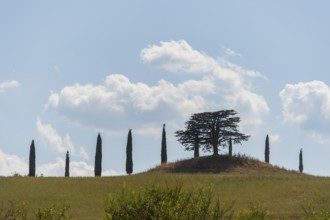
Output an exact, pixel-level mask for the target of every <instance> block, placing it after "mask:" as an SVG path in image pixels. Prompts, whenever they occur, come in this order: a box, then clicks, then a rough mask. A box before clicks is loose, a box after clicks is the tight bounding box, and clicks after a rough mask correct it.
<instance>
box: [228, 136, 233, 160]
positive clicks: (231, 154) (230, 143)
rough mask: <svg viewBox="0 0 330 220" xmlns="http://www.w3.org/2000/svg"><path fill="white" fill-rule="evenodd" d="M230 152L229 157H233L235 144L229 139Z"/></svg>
mask: <svg viewBox="0 0 330 220" xmlns="http://www.w3.org/2000/svg"><path fill="white" fill-rule="evenodd" d="M228 148H229V152H228V155H229V156H230V157H231V156H233V142H232V140H231V138H229V147H228Z"/></svg>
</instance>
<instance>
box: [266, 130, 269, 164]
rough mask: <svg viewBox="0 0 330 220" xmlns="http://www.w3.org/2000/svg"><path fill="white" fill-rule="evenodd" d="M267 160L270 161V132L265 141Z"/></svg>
mask: <svg viewBox="0 0 330 220" xmlns="http://www.w3.org/2000/svg"><path fill="white" fill-rule="evenodd" d="M265 162H266V163H269V137H268V134H267V136H266V141H265Z"/></svg>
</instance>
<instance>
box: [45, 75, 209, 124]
mask: <svg viewBox="0 0 330 220" xmlns="http://www.w3.org/2000/svg"><path fill="white" fill-rule="evenodd" d="M214 90H215V85H214V84H213V82H212V81H211V80H210V79H202V80H187V81H185V82H183V83H180V84H177V85H175V84H173V83H171V82H168V81H166V80H163V79H162V80H159V82H158V83H157V84H156V85H154V86H149V85H147V84H145V83H142V82H137V83H133V82H131V81H130V80H129V79H128V78H127V77H126V76H124V75H121V74H113V75H109V76H107V77H106V79H105V82H104V83H103V84H102V85H80V84H75V85H73V86H67V87H65V88H63V89H62V90H61V91H60V92H59V93H55V92H53V93H52V94H51V95H50V97H49V100H48V104H47V109H54V110H57V111H59V112H61V113H62V114H63V115H65V116H67V117H68V118H70V119H71V120H76V121H78V122H80V123H84V124H87V125H90V126H92V127H97V126H101V127H103V128H109V127H112V128H115V129H117V128H125V129H127V127H129V126H130V125H129V123H132V122H134V121H137V122H138V123H141V125H139V127H142V126H143V125H142V122H146V123H154V122H155V118H157V117H159V118H161V120H175V119H173V116H174V117H184V116H187V115H190V114H191V112H198V111H201V110H203V109H204V108H205V106H207V105H208V103H207V101H206V98H205V96H207V95H212V94H213V93H214ZM155 112H156V114H157V116H156V115H155V114H154V115H151V114H150V113H155ZM105 119H106V120H105ZM141 119H143V120H141Z"/></svg>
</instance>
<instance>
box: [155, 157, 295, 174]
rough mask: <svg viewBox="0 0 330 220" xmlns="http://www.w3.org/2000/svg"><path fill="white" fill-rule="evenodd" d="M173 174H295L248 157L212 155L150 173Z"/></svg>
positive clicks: (156, 169)
mask: <svg viewBox="0 0 330 220" xmlns="http://www.w3.org/2000/svg"><path fill="white" fill-rule="evenodd" d="M156 171H163V172H171V173H231V172H233V173H237V172H239V173H240V172H246V171H266V172H267V171H269V172H294V171H288V170H286V169H284V168H280V167H277V166H273V165H271V164H268V163H265V162H261V161H259V160H257V159H253V158H250V157H247V156H241V155H235V156H232V157H230V156H228V155H212V156H203V157H197V158H191V159H186V160H180V161H177V162H173V163H166V164H162V165H159V166H157V167H155V168H153V169H150V170H149V172H156Z"/></svg>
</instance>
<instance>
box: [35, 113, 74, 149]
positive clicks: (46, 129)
mask: <svg viewBox="0 0 330 220" xmlns="http://www.w3.org/2000/svg"><path fill="white" fill-rule="evenodd" d="M36 125H37V131H38V134H39V135H40V137H41V138H42V139H43V140H45V141H46V142H47V143H48V144H49V146H51V147H52V148H53V149H54V150H55V151H56V152H58V153H65V152H66V151H68V150H69V151H70V152H72V153H73V152H74V151H75V147H74V145H73V143H72V141H71V137H70V135H66V137H65V138H64V139H63V138H62V137H61V136H60V135H59V134H58V133H57V131H56V130H55V129H54V128H53V126H52V125H51V124H44V123H42V121H41V120H40V118H38V119H37V122H36Z"/></svg>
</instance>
